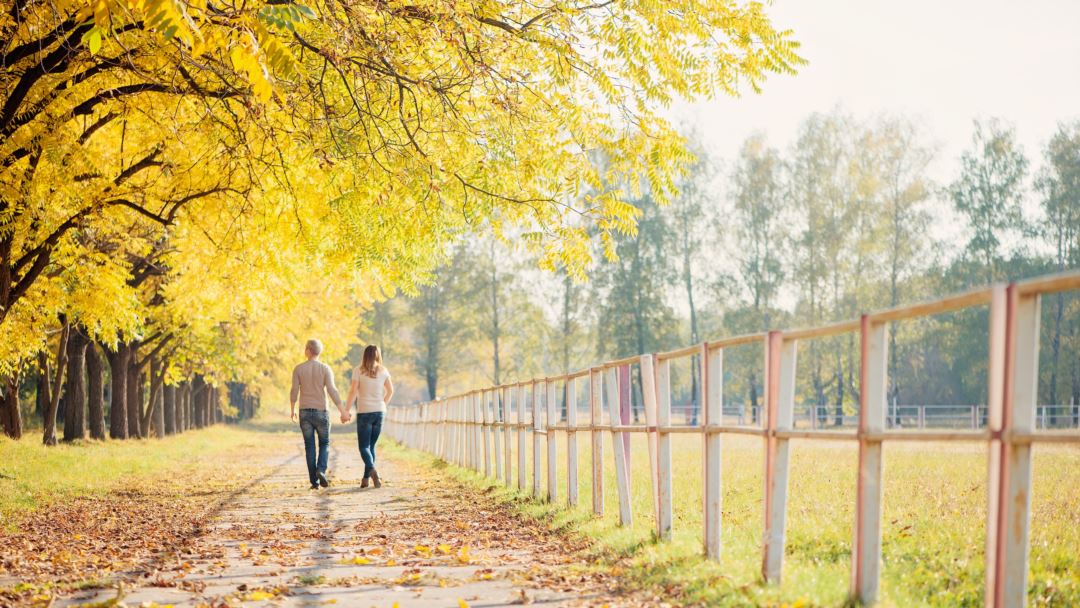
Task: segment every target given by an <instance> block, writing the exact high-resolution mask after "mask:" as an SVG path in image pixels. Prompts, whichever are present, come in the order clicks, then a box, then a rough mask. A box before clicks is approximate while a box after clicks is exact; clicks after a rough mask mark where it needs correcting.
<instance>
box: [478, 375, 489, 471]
mask: <svg viewBox="0 0 1080 608" xmlns="http://www.w3.org/2000/svg"><path fill="white" fill-rule="evenodd" d="M477 398H478V400H479V401H478V402H477V405H478V406H479V407H480V421H481V422H482V423H483V425H484V426H483V427H482V428H481V429H480V430H481V432H482V433H483V440H484V477H491V409H490V408H489V407H488V391H480V392H479V393H477Z"/></svg>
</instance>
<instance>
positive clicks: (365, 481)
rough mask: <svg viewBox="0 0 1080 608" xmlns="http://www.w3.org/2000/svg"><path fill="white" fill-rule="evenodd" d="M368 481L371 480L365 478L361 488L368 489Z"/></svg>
mask: <svg viewBox="0 0 1080 608" xmlns="http://www.w3.org/2000/svg"><path fill="white" fill-rule="evenodd" d="M368 481H369V480H368V478H367V477H365V478H364V480H363V481H361V482H360V487H361V488H366V487H368Z"/></svg>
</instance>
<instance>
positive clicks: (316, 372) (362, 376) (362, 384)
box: [289, 340, 394, 490]
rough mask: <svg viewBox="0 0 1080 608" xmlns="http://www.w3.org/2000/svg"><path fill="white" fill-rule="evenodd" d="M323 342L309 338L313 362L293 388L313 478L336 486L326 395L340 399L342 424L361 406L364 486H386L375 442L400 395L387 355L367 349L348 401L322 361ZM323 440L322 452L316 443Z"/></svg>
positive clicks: (297, 373)
mask: <svg viewBox="0 0 1080 608" xmlns="http://www.w3.org/2000/svg"><path fill="white" fill-rule="evenodd" d="M322 350H323V346H322V342H319V341H318V340H308V341H307V344H306V345H305V346H304V356H305V357H307V361H304V362H303V363H301V364H300V365H297V366H296V369H294V370H293V376H292V389H291V390H290V391H289V402H290V417H291V418H292V419H293V420H297V419H298V418H297V412H296V410H297V407H296V406H297V404H299V406H300V415H299V421H300V432H301V434H303V436H304V453H305V455H306V456H307V469H308V480H309V481H311V489H312V490H317V489H319V487H320V486H322V487H324V488H325V487H327V486H329V485H330V482H329V480H327V478H326V460H327V456H328V452H329V451H330V414H329V412H328V411H327V409H326V397H327V395H329V396H330V399H332V400H333V401H334V405H336V406H337V408H338V411H339V412H340V413H341V422H342V423H345V422H349V420H351V419H352V411H351V410H352V405H353V402H354V401H355V402H356V414H357V416H356V439H357V443H358V444H359V447H360V457H361V458H363V459H364V480H363V481H362V482H360V487H362V488H366V487H368V485H369V484H374V485H375V487H376V488H378V487H380V486H382V481H381V480H380V479H379V473H378V472H377V471H376V470H375V443H376V442H378V441H379V433H381V432H382V421H383V414H385V413H386V404H387V403H390V398H391V397H392V396H393V395H394V384H393V382H391V381H390V372H389V371H388V370H387V369H386V367H384V366H383V364H382V353H380V352H379V347H378V346H375V345H374V344H371V345H368V347H367V348H365V349H364V357H363V359H362V360H361V361H360V365H358V366H356V368H354V369H353V373H352V383H351V384H350V385H349V395H348V397H346V399H345V402H344V403H342V401H341V395H340V394H338V390H337V387H336V386H335V385H334V372H333V370H331V369H330V366H329V365H327V364H325V363H323V362H322V361H319V355H320V354H322ZM316 436H317V437H318V454H317V455H316V445H315V439H316Z"/></svg>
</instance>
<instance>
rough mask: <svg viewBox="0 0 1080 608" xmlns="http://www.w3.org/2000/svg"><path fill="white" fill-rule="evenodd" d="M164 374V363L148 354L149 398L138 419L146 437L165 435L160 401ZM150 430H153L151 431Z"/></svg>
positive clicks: (155, 356) (162, 408)
mask: <svg viewBox="0 0 1080 608" xmlns="http://www.w3.org/2000/svg"><path fill="white" fill-rule="evenodd" d="M163 376H164V365H163V364H162V362H161V360H160V359H158V357H157V355H151V356H150V398H149V399H148V400H147V403H146V412H145V413H144V414H143V417H142V420H141V421H140V423H141V426H142V428H143V429H144V432H145V435H146V436H147V437H149V436H151V434H152V435H153V436H154V437H159V438H160V437H164V436H165V418H164V407H163V405H162V403H161V401H162V399H161V385H162V378H163ZM140 388H141V387H140ZM151 431H153V432H152V433H151Z"/></svg>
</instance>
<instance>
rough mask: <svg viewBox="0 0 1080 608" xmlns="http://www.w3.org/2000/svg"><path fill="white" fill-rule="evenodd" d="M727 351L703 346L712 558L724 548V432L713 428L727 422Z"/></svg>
mask: <svg viewBox="0 0 1080 608" xmlns="http://www.w3.org/2000/svg"><path fill="white" fill-rule="evenodd" d="M723 361H724V351H723V350H721V349H716V351H712V350H710V349H709V345H708V343H706V344H703V345H702V346H701V378H702V384H701V394H702V396H703V398H704V400H705V408H704V409H705V429H706V430H705V433H704V435H703V442H704V443H705V446H704V450H702V454H703V458H704V461H705V462H703V463H702V465H703V466H702V475H703V476H704V480H703V483H702V488H703V489H704V491H703V492H702V494H703V500H704V503H705V514H704V515H705V517H704V521H703V525H704V527H705V555H706V556H708V557H710V558H712V559H720V547H721V535H720V531H721V513H722V511H721V506H722V500H723V494H722V493H721V487H722V486H721V483H722V469H721V464H722V455H721V451H720V448H721V444H720V441H721V440H720V433H718V432H716V429H715V428H713V427H717V426H720V425H721V424H723V416H724V390H723V387H724V367H723V365H724V364H723Z"/></svg>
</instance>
